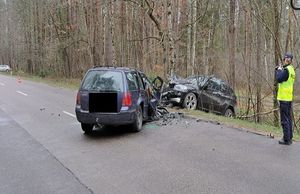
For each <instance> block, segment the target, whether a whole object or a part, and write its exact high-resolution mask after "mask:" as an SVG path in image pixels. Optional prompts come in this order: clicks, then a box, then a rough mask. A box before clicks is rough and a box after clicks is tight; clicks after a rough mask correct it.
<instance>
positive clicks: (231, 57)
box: [229, 0, 247, 89]
mask: <svg viewBox="0 0 300 194" xmlns="http://www.w3.org/2000/svg"><path fill="white" fill-rule="evenodd" d="M235 5H236V0H230V16H229V22H230V23H229V71H230V73H229V75H230V76H229V83H230V85H231V87H232V88H233V89H234V88H235ZM246 28H247V27H246Z"/></svg>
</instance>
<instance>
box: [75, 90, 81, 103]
mask: <svg viewBox="0 0 300 194" xmlns="http://www.w3.org/2000/svg"><path fill="white" fill-rule="evenodd" d="M76 105H80V92H79V91H78V92H77V97H76Z"/></svg>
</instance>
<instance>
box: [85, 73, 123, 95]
mask: <svg viewBox="0 0 300 194" xmlns="http://www.w3.org/2000/svg"><path fill="white" fill-rule="evenodd" d="M81 89H84V90H97V91H123V79H122V73H121V72H118V71H106V70H94V71H89V72H88V73H87V75H86V76H85V79H84V81H83V83H82V86H81Z"/></svg>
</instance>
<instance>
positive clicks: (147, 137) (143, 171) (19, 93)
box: [0, 75, 300, 194]
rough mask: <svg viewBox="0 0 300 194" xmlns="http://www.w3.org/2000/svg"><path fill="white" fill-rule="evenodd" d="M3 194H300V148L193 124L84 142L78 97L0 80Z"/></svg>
mask: <svg viewBox="0 0 300 194" xmlns="http://www.w3.org/2000/svg"><path fill="white" fill-rule="evenodd" d="M0 95H1V97H0V142H1V147H0V153H1V157H0V164H1V165H0V193H31V194H32V193H105V194H106V193H130V194H132V193H209V194H210V193H216V194H219V193H229V194H234V193H236V194H243V193H245V194H247V193H255V194H259V193H261V194H265V193H272V194H276V193H278V194H279V193H280V194H281V193H300V184H299V180H300V170H299V168H300V167H299V163H300V154H299V151H300V145H299V143H293V144H292V145H291V146H283V145H279V144H278V143H277V141H276V140H274V139H270V138H267V137H264V136H259V135H255V134H251V133H247V132H245V131H242V130H238V129H232V128H228V127H225V126H221V125H216V124H213V123H208V122H201V121H200V122H197V121H195V120H190V119H182V120H179V121H174V122H172V124H170V125H167V126H159V125H158V124H155V123H149V124H147V125H145V126H144V129H143V130H142V131H141V132H140V133H131V132H129V130H128V129H126V128H125V127H119V128H104V129H98V130H97V131H96V132H95V133H94V134H92V135H89V136H88V135H84V134H83V133H82V132H81V128H80V125H79V123H78V122H77V120H76V118H75V117H74V114H75V113H74V105H75V97H76V91H72V90H68V89H62V88H55V87H51V86H47V85H45V84H40V83H34V82H30V81H25V80H21V83H19V82H18V80H17V79H16V78H14V77H10V76H4V75H0Z"/></svg>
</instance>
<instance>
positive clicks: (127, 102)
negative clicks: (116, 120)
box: [122, 92, 132, 106]
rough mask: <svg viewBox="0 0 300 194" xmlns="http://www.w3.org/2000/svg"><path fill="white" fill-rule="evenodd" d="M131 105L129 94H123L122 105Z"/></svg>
mask: <svg viewBox="0 0 300 194" xmlns="http://www.w3.org/2000/svg"><path fill="white" fill-rule="evenodd" d="M131 104H132V100H131V94H130V93H129V92H126V93H124V96H123V101H122V105H123V106H131Z"/></svg>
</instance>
